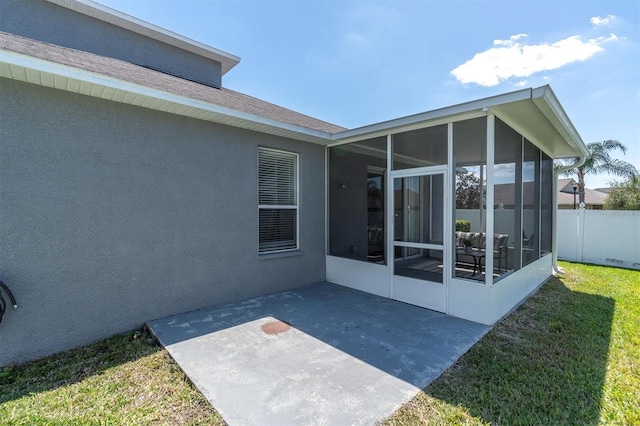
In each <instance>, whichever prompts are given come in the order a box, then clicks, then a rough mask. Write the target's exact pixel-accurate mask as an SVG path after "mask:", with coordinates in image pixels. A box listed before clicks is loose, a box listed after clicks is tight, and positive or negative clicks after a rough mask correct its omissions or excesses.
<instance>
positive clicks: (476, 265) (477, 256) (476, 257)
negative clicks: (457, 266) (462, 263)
mask: <svg viewBox="0 0 640 426" xmlns="http://www.w3.org/2000/svg"><path fill="white" fill-rule="evenodd" d="M462 254H464V255H467V256H471V257H472V258H473V276H475V275H476V270H477V271H478V273H479V274H481V273H482V259H484V258H485V257H486V252H485V251H483V250H471V251H466V250H465V249H456V263H457V262H458V256H459V255H462Z"/></svg>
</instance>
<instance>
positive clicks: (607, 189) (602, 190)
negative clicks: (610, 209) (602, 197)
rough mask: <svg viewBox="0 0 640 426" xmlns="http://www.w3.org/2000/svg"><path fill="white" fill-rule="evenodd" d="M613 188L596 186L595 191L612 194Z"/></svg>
mask: <svg viewBox="0 0 640 426" xmlns="http://www.w3.org/2000/svg"><path fill="white" fill-rule="evenodd" d="M611 189H613V188H596V189H594V191H598V192H603V193H605V194H610V193H611Z"/></svg>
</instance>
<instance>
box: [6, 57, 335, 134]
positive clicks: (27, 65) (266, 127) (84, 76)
mask: <svg viewBox="0 0 640 426" xmlns="http://www.w3.org/2000/svg"><path fill="white" fill-rule="evenodd" d="M0 64H5V65H6V67H0V76H2V77H6V78H10V79H15V80H21V81H25V82H29V83H32V84H39V85H41V86H47V87H52V88H56V89H61V90H67V91H71V92H74V93H83V94H85V93H84V92H80V90H79V89H73V88H74V87H75V88H79V87H80V86H81V85H82V84H83V83H86V84H91V85H96V86H98V90H96V92H100V93H104V90H103V89H112V90H115V91H119V92H124V93H126V94H131V95H134V96H133V97H132V98H131V97H130V96H125V97H121V99H119V100H115V99H113V100H114V101H117V102H122V103H129V104H132V105H137V106H141V105H140V104H139V103H134V102H132V101H127V98H131V99H132V100H133V99H136V98H137V97H141V96H142V97H149V98H151V99H153V100H160V101H164V102H162V105H163V107H162V109H160V108H153V106H154V105H155V104H158V103H157V102H150V103H146V102H145V105H148V106H146V107H147V108H150V109H156V110H159V111H164V112H169V113H174V114H179V113H180V112H181V111H182V110H183V109H184V108H185V107H186V108H194V109H197V110H200V111H201V115H202V116H203V117H204V116H205V115H207V114H206V113H213V114H214V115H215V116H219V117H221V118H222V119H212V120H209V121H215V122H219V123H222V124H227V125H234V126H236V127H242V128H247V129H252V130H259V131H264V132H265V133H271V134H277V135H280V136H285V137H289V138H292V139H298V140H302V141H305V142H312V143H317V144H321V145H326V144H328V143H329V142H330V134H329V133H326V132H321V131H318V130H313V129H309V128H306V127H302V126H296V125H293V124H288V123H283V122H281V121H276V120H272V119H269V118H265V117H261V116H258V115H254V114H250V113H246V112H242V111H237V110H233V109H230V108H226V107H222V106H219V105H216V104H212V103H209V102H205V101H200V100H197V99H192V98H188V97H185V96H180V95H176V94H174V93H170V92H166V91H162V90H158V89H153V88H149V87H147V86H143V85H140V84H137V83H131V82H128V81H124V80H120V79H117V78H114V77H109V76H105V75H102V74H98V73H95V72H92V71H86V70H82V69H79V68H74V67H70V66H68V65H63V64H58V63H55V62H50V61H46V60H44V59H40V58H34V57H32V56H28V55H23V54H20V53H16V52H12V51H8V50H5V49H0ZM3 68H4V70H3ZM12 69H14V70H15V69H19V70H22V72H21V73H20V74H21V75H16V73H14V72H11V70H12ZM7 70H9V71H7ZM33 72H37V73H41V74H40V78H39V81H38V82H37V83H35V82H34V81H32V80H31V79H29V77H28V76H29V74H30V73H33ZM56 77H62V78H65V79H68V80H69V81H70V82H71V83H77V84H69V83H67V84H65V86H64V87H59V86H56V84H55V81H56ZM91 93H92V94H93V93H94V90H91ZM96 97H100V96H96ZM168 104H174V105H175V106H176V107H177V109H175V108H174V110H173V111H169V110H170V109H171V107H167V105H168ZM182 115H185V114H182ZM189 116H194V114H190V115H189ZM203 119H205V118H203ZM231 123H234V124H231Z"/></svg>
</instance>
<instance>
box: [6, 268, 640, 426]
mask: <svg viewBox="0 0 640 426" xmlns="http://www.w3.org/2000/svg"><path fill="white" fill-rule="evenodd" d="M562 265H563V266H564V267H565V269H566V271H567V274H566V276H565V277H564V278H561V279H557V278H554V279H551V280H550V281H548V282H547V283H546V284H545V285H544V286H543V287H542V288H541V289H540V291H538V292H537V293H536V294H535V295H533V296H532V297H531V298H529V299H528V300H527V302H526V303H525V304H524V305H522V306H521V307H520V308H518V309H517V310H516V311H514V312H513V313H512V314H511V315H510V316H509V317H507V318H506V319H504V320H503V321H502V322H500V323H499V324H498V325H497V326H496V327H494V329H493V330H492V331H491V332H489V333H488V334H487V335H486V336H485V337H484V338H483V339H482V340H481V341H480V342H478V344H476V345H475V346H474V347H473V348H472V349H471V350H470V351H469V352H467V354H465V355H464V356H463V357H462V358H461V359H460V360H459V361H458V362H457V363H456V364H455V365H454V366H453V367H452V368H450V369H449V370H447V371H446V372H445V373H444V374H443V375H442V376H441V377H440V378H439V379H438V380H436V381H435V382H433V383H432V384H431V385H430V386H429V387H427V388H426V389H425V390H424V391H422V392H420V393H419V394H418V395H417V396H416V397H415V398H414V399H413V400H412V401H410V402H409V403H407V404H405V405H404V406H403V407H401V408H400V409H399V410H398V411H396V412H395V413H394V414H393V415H392V416H391V417H390V418H389V419H386V420H385V421H384V422H383V424H386V425H413V424H437V425H440V424H469V425H475V424H508V425H511V424H535V425H557V424H562V425H565V424H580V425H585V424H628V425H633V424H640V332H639V328H640V327H639V324H640V272H639V271H630V270H625V269H616V268H606V267H600V266H592V265H580V264H569V263H563V264H562ZM102 423H104V424H114V425H117V424H136V425H144V424H214V425H216V424H224V422H223V420H222V419H221V417H220V416H219V415H218V414H217V413H216V411H215V410H214V409H213V408H212V407H211V406H210V405H209V404H208V402H207V401H206V400H205V399H204V398H203V397H202V396H201V395H200V393H199V392H198V391H197V390H195V389H194V388H193V387H192V386H191V385H190V383H189V382H188V381H187V380H186V379H185V378H184V375H183V374H182V372H181V371H180V369H179V368H178V366H177V365H176V364H175V363H174V362H173V361H172V360H171V359H170V357H169V356H168V355H167V353H166V352H165V351H164V350H162V349H161V348H160V347H158V346H157V344H156V343H155V342H154V341H153V339H152V338H151V337H150V336H149V335H148V334H146V333H144V332H139V331H136V332H132V333H128V334H126V335H122V336H115V337H112V338H110V339H107V340H104V341H102V342H98V343H95V344H93V345H88V346H85V347H83V348H79V349H75V350H72V351H68V352H65V353H61V354H57V355H53V356H50V357H47V358H44V359H41V360H38V361H34V362H31V363H28V364H24V365H21V366H12V367H6V368H4V369H0V424H18V425H22V424H24V425H27V424H28V425H38V424H65V425H67V424H79V425H82V424H102Z"/></svg>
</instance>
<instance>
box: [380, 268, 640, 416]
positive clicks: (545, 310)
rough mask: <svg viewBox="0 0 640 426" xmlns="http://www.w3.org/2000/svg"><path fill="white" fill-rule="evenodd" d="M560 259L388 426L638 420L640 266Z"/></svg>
mask: <svg viewBox="0 0 640 426" xmlns="http://www.w3.org/2000/svg"><path fill="white" fill-rule="evenodd" d="M562 266H563V267H565V270H566V276H565V277H563V278H560V279H558V278H553V279H551V280H549V281H548V282H547V283H546V284H545V285H544V286H543V287H542V288H541V289H540V290H539V291H538V292H537V293H536V294H535V295H533V296H532V297H531V298H529V299H528V300H527V301H526V303H525V304H524V305H522V306H521V307H519V308H518V309H517V310H515V311H514V312H513V313H512V314H511V315H510V316H509V317H507V318H506V319H504V320H503V321H501V322H500V323H499V324H498V325H496V326H495V327H494V329H493V330H492V331H491V332H489V333H488V334H487V335H486V336H485V337H484V338H483V339H482V340H481V341H480V342H479V343H478V344H476V345H475V346H474V347H473V348H471V350H470V351H469V352H467V354H465V355H464V356H463V357H462V358H460V360H459V361H458V362H457V363H456V364H455V365H454V366H453V367H452V368H450V369H449V370H447V371H446V372H445V373H444V374H443V375H442V376H441V377H440V378H439V379H438V380H436V381H435V382H433V383H432V384H431V385H430V386H428V387H427V388H426V389H424V390H423V391H422V392H420V393H419V394H418V395H417V396H416V397H415V398H414V399H413V400H411V401H410V402H409V403H407V404H405V405H404V406H402V407H401V408H400V409H399V410H398V411H396V412H395V413H394V414H393V415H392V416H391V417H390V418H389V419H387V420H386V421H385V422H384V424H385V425H410V424H411V425H412V424H438V425H439V424H468V425H480V424H505V425H512V424H527V425H569V424H575V425H590V424H616V425H638V424H640V271H631V270H625V269H616V268H607V267H601V266H593V265H581V264H570V263H562Z"/></svg>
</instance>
